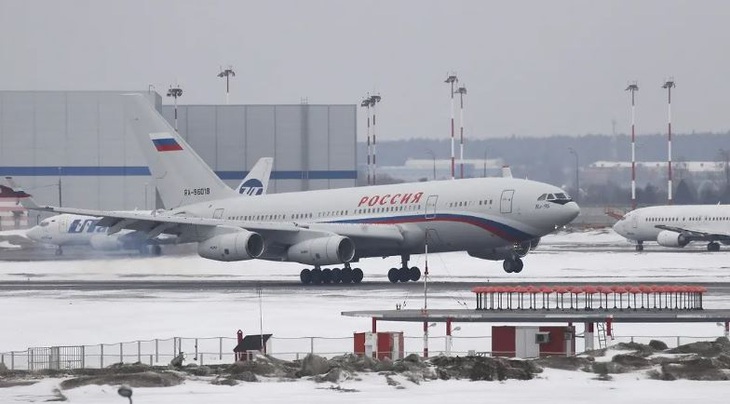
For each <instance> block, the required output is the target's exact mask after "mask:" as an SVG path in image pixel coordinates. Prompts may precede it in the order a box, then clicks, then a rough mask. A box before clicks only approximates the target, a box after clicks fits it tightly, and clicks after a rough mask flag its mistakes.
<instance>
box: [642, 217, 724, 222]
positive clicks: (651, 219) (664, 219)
mask: <svg viewBox="0 0 730 404" xmlns="http://www.w3.org/2000/svg"><path fill="white" fill-rule="evenodd" d="M702 220H704V221H715V222H719V221H728V220H730V217H704V218H703V217H701V216H700V217H690V218H684V217H683V218H682V221H689V222H699V221H702ZM645 221H647V222H678V221H679V218H678V217H647V218H646V219H645Z"/></svg>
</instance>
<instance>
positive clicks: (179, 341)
mask: <svg viewBox="0 0 730 404" xmlns="http://www.w3.org/2000/svg"><path fill="white" fill-rule="evenodd" d="M708 339H714V338H713V337H708V336H616V337H614V339H610V337H609V340H608V344H609V345H613V344H617V343H619V342H638V343H648V342H649V341H650V340H660V341H663V342H664V343H666V344H667V345H668V346H669V347H676V346H679V345H682V344H687V343H690V342H696V341H700V340H708ZM491 340H492V337H491V336H457V335H454V336H452V337H451V338H449V337H447V336H433V337H429V338H428V346H429V354H430V355H431V356H436V355H460V356H465V355H491V352H490V350H491ZM271 341H272V343H271V352H268V354H270V355H271V356H273V357H276V358H278V359H284V360H296V359H302V358H304V357H305V356H306V355H307V354H310V353H312V354H317V355H319V356H324V357H333V356H337V355H343V354H346V353H352V352H353V351H354V345H353V344H354V341H353V337H272V338H271ZM581 342H582V341H581V338H580V337H579V338H578V341H577V344H578V346H580V345H581ZM237 343H238V342H237V339H236V338H233V337H207V338H186V337H173V338H168V339H152V340H138V341H129V342H119V343H113V344H97V345H78V346H53V347H32V348H28V349H27V350H24V351H12V352H4V353H0V363H2V364H3V365H4V366H5V367H6V368H7V369H9V370H28V371H37V370H47V369H50V370H63V369H99V368H104V367H107V366H110V365H113V364H118V363H126V364H131V363H138V362H139V363H142V364H145V365H151V366H166V365H168V364H170V362H171V361H172V360H173V359H174V358H175V357H177V356H178V355H180V354H181V353H182V354H183V355H184V358H185V363H186V364H189V363H195V364H198V365H216V364H228V363H233V362H235V360H236V357H235V354H234V352H233V348H235V346H236V344H237ZM404 345H405V348H406V349H405V355H408V354H411V353H415V354H418V355H421V354H422V353H423V345H424V338H423V336H410V337H409V336H405V337H404ZM577 348H578V347H577ZM581 351H582V349H580V348H579V349H578V352H581Z"/></svg>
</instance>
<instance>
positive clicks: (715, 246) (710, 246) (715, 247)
mask: <svg viewBox="0 0 730 404" xmlns="http://www.w3.org/2000/svg"><path fill="white" fill-rule="evenodd" d="M707 251H713V252H715V251H720V243H718V242H717V241H711V242H709V243H707Z"/></svg>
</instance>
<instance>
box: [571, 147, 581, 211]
mask: <svg viewBox="0 0 730 404" xmlns="http://www.w3.org/2000/svg"><path fill="white" fill-rule="evenodd" d="M568 150H569V151H570V154H572V155H573V156H575V201H576V202H578V199H579V197H580V178H579V176H578V167H580V163H579V161H578V152H576V151H575V150H574V149H573V148H572V147H570V148H568Z"/></svg>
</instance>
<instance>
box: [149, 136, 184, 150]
mask: <svg viewBox="0 0 730 404" xmlns="http://www.w3.org/2000/svg"><path fill="white" fill-rule="evenodd" d="M152 143H154V145H155V149H157V151H158V152H167V151H176V150H182V149H183V148H182V146H180V144H179V143H178V142H177V141H176V140H175V139H174V138H171V137H169V138H162V139H152Z"/></svg>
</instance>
